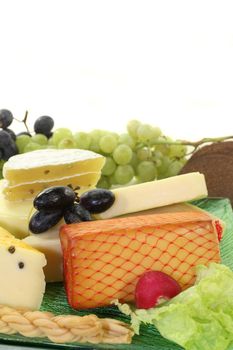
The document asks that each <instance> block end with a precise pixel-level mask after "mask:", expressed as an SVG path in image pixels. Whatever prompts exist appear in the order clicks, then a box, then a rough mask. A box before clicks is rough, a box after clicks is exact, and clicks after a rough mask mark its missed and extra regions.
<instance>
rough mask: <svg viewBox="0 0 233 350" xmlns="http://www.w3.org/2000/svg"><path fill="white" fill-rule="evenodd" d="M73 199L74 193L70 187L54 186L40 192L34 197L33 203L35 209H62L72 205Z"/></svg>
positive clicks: (74, 197)
mask: <svg viewBox="0 0 233 350" xmlns="http://www.w3.org/2000/svg"><path fill="white" fill-rule="evenodd" d="M75 199H76V193H75V192H74V191H73V190H72V188H70V187H68V186H54V187H49V188H47V189H45V190H43V191H42V192H40V193H39V194H38V195H37V196H36V198H35V199H34V202H33V205H34V207H35V208H36V209H37V210H46V211H49V210H51V211H53V210H56V209H62V210H63V209H64V208H67V207H69V206H70V205H72V204H73V203H74V201H75Z"/></svg>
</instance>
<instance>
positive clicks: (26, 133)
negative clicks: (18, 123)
mask: <svg viewBox="0 0 233 350" xmlns="http://www.w3.org/2000/svg"><path fill="white" fill-rule="evenodd" d="M20 135H27V136H30V137H31V136H32V135H31V134H30V133H29V132H28V131H21V132H19V133H18V134H17V136H20Z"/></svg>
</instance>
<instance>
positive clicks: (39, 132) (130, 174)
mask: <svg viewBox="0 0 233 350" xmlns="http://www.w3.org/2000/svg"><path fill="white" fill-rule="evenodd" d="M53 125H54V122H53V120H52V118H51V117H47V116H45V117H40V118H38V119H37V120H36V122H35V124H34V133H28V132H24V133H20V134H18V135H16V140H15V143H16V146H17V148H18V152H19V153H25V152H29V151H34V150H38V149H43V148H57V149H64V148H79V149H86V150H91V151H93V152H96V153H100V154H102V155H103V156H105V158H106V162H105V165H104V167H103V169H102V175H101V178H100V180H99V182H98V184H97V186H98V187H102V188H111V187H114V186H122V185H126V184H130V183H141V182H147V181H152V180H155V179H162V178H166V177H170V176H174V175H177V174H178V173H179V171H180V169H181V168H182V167H183V165H184V164H185V162H186V154H187V148H186V146H184V145H181V144H179V142H175V141H173V140H172V139H171V138H169V137H166V136H164V135H163V134H162V131H161V130H160V128H158V127H154V126H151V125H149V124H143V123H141V122H140V121H138V120H131V121H130V122H129V123H128V124H127V131H126V132H125V133H122V134H118V133H115V132H110V131H106V130H92V131H90V132H81V131H79V132H75V133H72V131H71V130H70V129H67V128H59V129H56V130H55V131H54V132H53V131H52V128H53Z"/></svg>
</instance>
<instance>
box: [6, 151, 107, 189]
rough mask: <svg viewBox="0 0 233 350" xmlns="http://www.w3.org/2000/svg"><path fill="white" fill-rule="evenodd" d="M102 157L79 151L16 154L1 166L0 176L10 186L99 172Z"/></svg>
mask: <svg viewBox="0 0 233 350" xmlns="http://www.w3.org/2000/svg"><path fill="white" fill-rule="evenodd" d="M104 162H105V158H104V157H103V156H101V155H100V154H97V153H94V152H91V151H87V150H80V149H61V150H57V149H43V150H37V151H33V152H28V153H23V154H17V155H15V156H13V157H11V158H10V159H9V160H8V161H7V162H6V163H5V164H4V167H3V177H4V178H5V179H6V180H8V181H9V183H10V185H11V186H13V185H17V184H21V183H28V182H33V181H40V180H43V181H48V180H54V179H60V178H62V177H64V176H66V177H68V176H74V175H77V174H81V173H88V172H100V170H101V168H102V167H103V165H104Z"/></svg>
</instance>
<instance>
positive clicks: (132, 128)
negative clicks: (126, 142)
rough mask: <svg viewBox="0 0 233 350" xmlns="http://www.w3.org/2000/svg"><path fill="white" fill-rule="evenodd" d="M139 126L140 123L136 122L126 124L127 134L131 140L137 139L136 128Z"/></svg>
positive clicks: (134, 120) (131, 121)
mask: <svg viewBox="0 0 233 350" xmlns="http://www.w3.org/2000/svg"><path fill="white" fill-rule="evenodd" d="M140 125H141V123H140V122H139V121H138V120H136V119H133V120H130V121H129V122H128V124H127V131H128V133H129V135H130V136H131V137H132V138H133V139H137V137H138V135H137V130H138V127H139V126H140Z"/></svg>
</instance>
